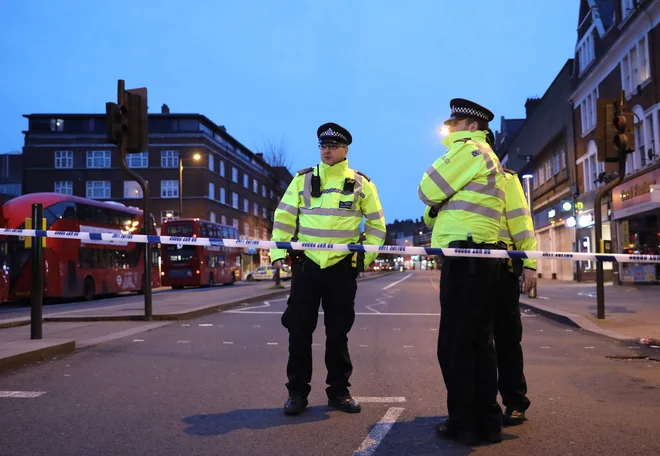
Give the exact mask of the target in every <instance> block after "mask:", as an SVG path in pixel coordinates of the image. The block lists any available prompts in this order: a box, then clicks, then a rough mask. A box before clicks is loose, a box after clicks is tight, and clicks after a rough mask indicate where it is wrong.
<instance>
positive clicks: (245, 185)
mask: <svg viewBox="0 0 660 456" xmlns="http://www.w3.org/2000/svg"><path fill="white" fill-rule="evenodd" d="M249 181H250V178H249V177H248V175H247V174H243V187H245V188H250V183H249Z"/></svg>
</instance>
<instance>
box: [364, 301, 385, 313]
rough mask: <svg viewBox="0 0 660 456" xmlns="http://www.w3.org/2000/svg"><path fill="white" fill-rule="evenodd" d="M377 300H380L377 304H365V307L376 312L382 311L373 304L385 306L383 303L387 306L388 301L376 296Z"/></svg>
mask: <svg viewBox="0 0 660 456" xmlns="http://www.w3.org/2000/svg"><path fill="white" fill-rule="evenodd" d="M376 301H378V302H377V303H375V304H370V305H368V306H365V307H366V308H367V309H369V310H371V311H373V312H374V313H380V311H379V310H376V309H374V308H373V306H383V305H385V306H386V305H387V303H386V302H385V301H383V300H382V299H380V298H376Z"/></svg>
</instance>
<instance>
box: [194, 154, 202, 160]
mask: <svg viewBox="0 0 660 456" xmlns="http://www.w3.org/2000/svg"><path fill="white" fill-rule="evenodd" d="M193 158H194V159H195V160H199V159H200V158H202V156H201V155H199V154H195V155H193Z"/></svg>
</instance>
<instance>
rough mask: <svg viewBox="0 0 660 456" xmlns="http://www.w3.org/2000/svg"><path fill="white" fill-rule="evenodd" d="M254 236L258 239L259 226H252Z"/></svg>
mask: <svg viewBox="0 0 660 456" xmlns="http://www.w3.org/2000/svg"><path fill="white" fill-rule="evenodd" d="M254 238H255V239H259V227H258V226H255V227H254Z"/></svg>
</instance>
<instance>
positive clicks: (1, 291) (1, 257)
mask: <svg viewBox="0 0 660 456" xmlns="http://www.w3.org/2000/svg"><path fill="white" fill-rule="evenodd" d="M0 228H6V225H5V217H4V215H3V213H2V207H0ZM8 240H9V236H0V304H2V303H3V302H7V300H8V299H9V273H8V268H7V241H8Z"/></svg>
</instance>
